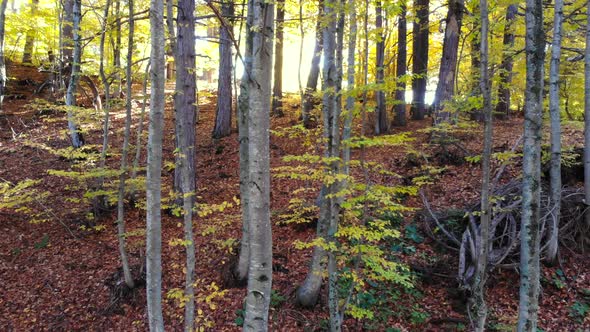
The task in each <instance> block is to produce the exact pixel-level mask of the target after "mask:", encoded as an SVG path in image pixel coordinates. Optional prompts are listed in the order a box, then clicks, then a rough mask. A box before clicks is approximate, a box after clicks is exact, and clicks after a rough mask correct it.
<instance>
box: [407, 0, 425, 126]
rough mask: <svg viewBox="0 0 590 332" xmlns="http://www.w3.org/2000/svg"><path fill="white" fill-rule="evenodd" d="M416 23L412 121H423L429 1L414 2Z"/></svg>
mask: <svg viewBox="0 0 590 332" xmlns="http://www.w3.org/2000/svg"><path fill="white" fill-rule="evenodd" d="M414 1H415V2H414V8H415V9H414V10H415V11H416V21H414V27H413V33H412V34H413V38H414V40H413V45H412V48H413V51H412V54H413V61H412V94H413V97H412V109H411V111H412V112H411V113H412V119H414V120H423V119H424V115H425V113H426V105H425V104H424V98H425V96H426V79H427V75H428V35H429V31H428V29H429V23H428V15H429V10H428V4H429V0H414Z"/></svg>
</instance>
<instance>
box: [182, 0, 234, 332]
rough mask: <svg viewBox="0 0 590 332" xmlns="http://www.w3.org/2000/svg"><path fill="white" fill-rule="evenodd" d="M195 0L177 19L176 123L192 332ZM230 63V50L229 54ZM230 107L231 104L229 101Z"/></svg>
mask: <svg viewBox="0 0 590 332" xmlns="http://www.w3.org/2000/svg"><path fill="white" fill-rule="evenodd" d="M194 12H195V1H194V0H178V10H177V17H176V28H177V34H176V35H177V40H176V93H175V95H174V109H175V117H176V118H175V120H176V148H177V150H178V153H177V155H176V163H177V165H178V166H177V167H178V169H179V171H178V172H177V173H175V175H176V174H178V175H179V176H180V181H179V182H180V195H181V196H180V197H181V199H180V201H181V202H182V211H183V213H182V215H183V218H184V240H185V242H186V245H185V250H186V270H185V291H184V295H185V296H186V299H187V300H186V302H185V303H184V330H185V331H193V329H194V324H195V290H194V286H193V284H194V278H195V275H194V274H195V243H194V239H193V206H194V202H195V194H196V193H195V173H196V161H195V153H196V133H195V127H196V121H195V117H196V111H197V107H196V102H197V100H196V76H195V38H194V34H195V32H194V31H195V17H194ZM230 61H231V51H230ZM230 105H231V101H230Z"/></svg>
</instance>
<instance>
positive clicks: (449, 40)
mask: <svg viewBox="0 0 590 332" xmlns="http://www.w3.org/2000/svg"><path fill="white" fill-rule="evenodd" d="M463 11H464V3H463V0H449V12H448V14H447V18H446V28H445V38H444V44H443V53H442V58H441V60H440V70H439V74H438V85H437V86H436V95H435V97H434V105H433V108H434V111H435V114H434V124H435V125H439V124H441V123H443V122H450V121H451V120H452V118H451V113H452V112H451V110H450V109H449V108H448V107H445V103H446V102H448V101H450V100H451V99H452V98H453V94H454V92H455V91H454V88H455V79H456V78H455V74H456V72H457V51H458V50H459V36H460V34H461V23H462V21H463Z"/></svg>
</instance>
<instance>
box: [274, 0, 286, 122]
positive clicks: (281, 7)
mask: <svg viewBox="0 0 590 332" xmlns="http://www.w3.org/2000/svg"><path fill="white" fill-rule="evenodd" d="M276 22H277V24H276V29H275V68H274V80H273V82H274V86H273V89H272V114H273V115H274V116H283V115H284V114H283V41H284V40H283V39H284V38H283V30H284V27H283V25H284V23H285V0H277V19H276Z"/></svg>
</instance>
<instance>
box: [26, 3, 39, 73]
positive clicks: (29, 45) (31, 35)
mask: <svg viewBox="0 0 590 332" xmlns="http://www.w3.org/2000/svg"><path fill="white" fill-rule="evenodd" d="M37 7H39V0H31V18H32V19H31V23H33V24H32V25H30V26H29V29H28V30H27V36H26V37H25V48H24V50H23V63H24V64H30V63H32V62H33V46H34V45H35V35H36V32H37V31H36V30H37V29H36V27H35V25H34V23H35V21H36V18H35V15H36V14H37Z"/></svg>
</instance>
